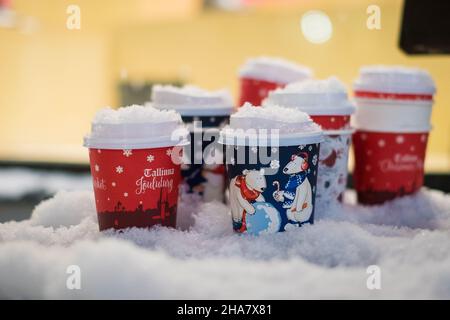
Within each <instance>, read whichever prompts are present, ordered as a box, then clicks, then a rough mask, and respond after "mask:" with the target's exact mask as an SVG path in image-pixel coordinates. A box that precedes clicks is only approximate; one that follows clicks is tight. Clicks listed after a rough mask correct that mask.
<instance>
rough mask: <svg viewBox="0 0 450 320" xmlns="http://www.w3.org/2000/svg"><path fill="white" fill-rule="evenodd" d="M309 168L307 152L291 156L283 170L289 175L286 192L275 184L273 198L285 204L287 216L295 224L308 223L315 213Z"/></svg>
mask: <svg viewBox="0 0 450 320" xmlns="http://www.w3.org/2000/svg"><path fill="white" fill-rule="evenodd" d="M308 166H309V165H308V154H307V153H306V152H300V153H299V154H294V155H292V156H291V161H290V162H288V164H286V166H285V167H284V168H283V173H284V174H287V175H289V180H288V182H287V183H286V185H285V187H284V190H280V183H279V182H278V181H274V183H273V184H274V185H276V186H277V190H276V191H275V192H274V193H273V198H274V199H275V201H278V202H282V203H283V204H282V206H283V208H284V209H286V216H287V218H288V219H289V220H290V221H291V222H293V223H303V222H306V221H308V220H309V218H310V217H311V214H312V212H313V205H312V190H311V184H310V183H309V180H308V178H307V170H308Z"/></svg>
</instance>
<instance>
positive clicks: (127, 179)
mask: <svg viewBox="0 0 450 320" xmlns="http://www.w3.org/2000/svg"><path fill="white" fill-rule="evenodd" d="M181 152H182V149H181V147H160V148H148V149H133V150H109V149H94V148H90V149H89V158H90V165H91V173H92V178H93V183H94V193H95V202H96V207H97V214H98V223H99V227H100V231H101V230H105V229H110V228H114V229H124V228H129V227H140V228H148V227H151V226H154V225H163V226H168V227H174V228H175V225H176V215H177V201H178V187H179V184H180V178H181V173H180V164H177V163H175V162H176V161H172V158H171V157H172V154H174V153H175V154H177V155H181Z"/></svg>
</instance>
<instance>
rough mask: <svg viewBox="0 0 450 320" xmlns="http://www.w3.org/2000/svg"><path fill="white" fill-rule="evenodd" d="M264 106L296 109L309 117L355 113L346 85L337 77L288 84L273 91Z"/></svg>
mask: <svg viewBox="0 0 450 320" xmlns="http://www.w3.org/2000/svg"><path fill="white" fill-rule="evenodd" d="M263 104H264V105H280V106H284V107H287V108H294V109H298V110H301V111H303V112H306V113H308V114H309V115H350V114H352V113H354V112H355V107H354V105H353V104H352V103H351V102H350V101H349V99H348V96H347V89H346V87H345V85H344V84H343V83H342V82H341V81H340V80H339V79H337V78H336V77H330V78H328V79H325V80H315V79H309V80H305V81H302V82H294V83H291V84H288V85H287V86H286V87H284V88H279V89H276V90H274V91H271V92H270V93H269V95H268V97H267V98H266V99H265V100H264V102H263Z"/></svg>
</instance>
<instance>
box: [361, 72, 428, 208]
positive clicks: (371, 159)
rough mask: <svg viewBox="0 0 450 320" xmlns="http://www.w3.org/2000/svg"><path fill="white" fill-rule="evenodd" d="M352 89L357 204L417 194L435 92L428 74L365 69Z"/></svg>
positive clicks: (381, 201) (420, 185)
mask: <svg viewBox="0 0 450 320" xmlns="http://www.w3.org/2000/svg"><path fill="white" fill-rule="evenodd" d="M353 88H354V96H355V103H356V105H357V112H356V115H355V118H354V120H355V126H356V128H357V131H356V133H355V134H354V136H353V145H354V151H355V172H354V180H355V188H356V191H357V194H358V201H359V202H360V203H363V204H379V203H383V202H385V201H387V200H391V199H394V198H396V197H400V196H403V195H406V194H411V193H414V192H416V191H417V190H419V189H420V187H422V185H423V180H424V162H425V152H426V146H427V141H428V135H429V132H430V130H431V125H430V118H431V112H432V107H433V95H434V93H435V92H436V87H435V84H434V81H433V79H432V78H431V76H430V74H429V73H428V72H427V71H425V70H421V69H418V68H407V67H401V66H367V67H362V68H361V70H360V74H359V77H358V79H356V81H355V82H354V86H353Z"/></svg>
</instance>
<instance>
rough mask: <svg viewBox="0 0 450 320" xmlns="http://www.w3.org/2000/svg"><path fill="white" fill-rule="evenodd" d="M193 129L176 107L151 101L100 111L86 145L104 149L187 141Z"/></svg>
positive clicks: (161, 145)
mask: <svg viewBox="0 0 450 320" xmlns="http://www.w3.org/2000/svg"><path fill="white" fill-rule="evenodd" d="M188 134H189V132H188V131H187V130H186V129H185V128H184V126H183V125H182V121H181V115H180V114H179V113H178V112H176V111H174V110H159V109H156V108H154V107H152V106H150V105H147V106H145V107H144V106H138V105H132V106H129V107H124V108H119V109H117V110H113V109H111V108H105V109H102V110H100V111H98V112H97V114H96V115H95V117H94V120H93V121H92V126H91V133H90V134H89V135H87V136H85V138H84V146H86V147H88V148H100V149H145V148H152V147H153V148H155V147H165V146H173V145H176V144H178V143H184V142H185V141H186V137H187V135H188Z"/></svg>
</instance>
